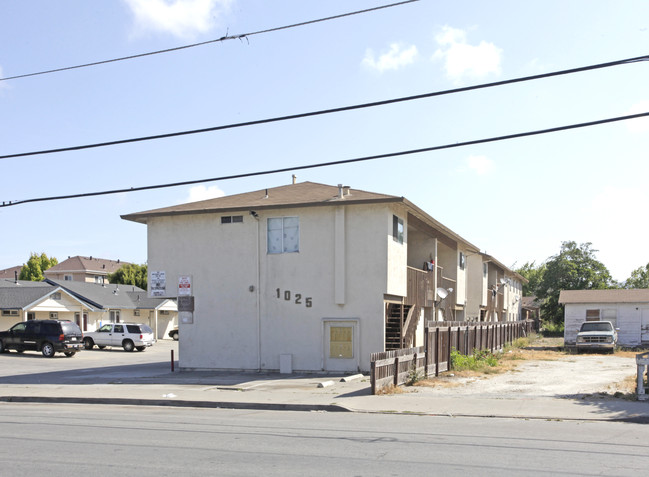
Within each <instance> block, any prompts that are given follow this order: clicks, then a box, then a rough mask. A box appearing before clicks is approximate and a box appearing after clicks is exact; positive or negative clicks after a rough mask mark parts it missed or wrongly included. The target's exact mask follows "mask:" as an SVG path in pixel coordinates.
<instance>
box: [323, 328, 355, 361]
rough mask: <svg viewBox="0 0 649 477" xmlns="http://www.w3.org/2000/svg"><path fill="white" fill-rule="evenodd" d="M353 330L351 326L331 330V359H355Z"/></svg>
mask: <svg viewBox="0 0 649 477" xmlns="http://www.w3.org/2000/svg"><path fill="white" fill-rule="evenodd" d="M352 340H353V328H352V327H351V326H332V327H331V328H329V357H330V358H341V359H351V358H353V357H354V349H353V346H352V342H353V341H352Z"/></svg>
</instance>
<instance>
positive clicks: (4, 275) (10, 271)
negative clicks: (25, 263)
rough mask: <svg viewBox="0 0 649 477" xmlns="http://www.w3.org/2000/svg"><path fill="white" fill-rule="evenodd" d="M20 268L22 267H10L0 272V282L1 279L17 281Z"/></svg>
mask: <svg viewBox="0 0 649 477" xmlns="http://www.w3.org/2000/svg"><path fill="white" fill-rule="evenodd" d="M22 268H23V267H22V265H18V266H16V267H10V268H5V269H4V270H0V280H3V279H6V280H14V279H15V280H17V279H18V276H19V275H20V271H21V270H22Z"/></svg>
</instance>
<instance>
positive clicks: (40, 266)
mask: <svg viewBox="0 0 649 477" xmlns="http://www.w3.org/2000/svg"><path fill="white" fill-rule="evenodd" d="M58 263H59V261H58V260H57V259H56V258H54V257H52V258H49V257H48V256H47V255H45V253H41V254H40V255H38V254H36V253H31V254H30V256H29V260H27V263H26V264H24V265H23V268H21V269H20V275H19V276H18V278H19V279H20V280H31V281H32V282H40V281H41V280H43V278H44V276H43V272H44V271H45V270H47V269H48V268H50V267H53V266H54V265H58Z"/></svg>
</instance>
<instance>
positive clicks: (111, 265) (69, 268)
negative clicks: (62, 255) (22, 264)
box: [43, 256, 128, 285]
mask: <svg viewBox="0 0 649 477" xmlns="http://www.w3.org/2000/svg"><path fill="white" fill-rule="evenodd" d="M123 265H128V262H122V261H120V260H107V259H105V258H97V257H81V256H76V257H68V258H67V260H63V261H62V262H61V263H59V264H57V265H54V266H53V267H50V268H48V269H47V270H45V271H44V272H43V275H44V277H45V278H49V279H52V280H65V281H76V282H86V283H98V284H100V285H103V284H105V283H108V274H109V273H115V272H116V271H117V270H119V269H120V268H121V267H122V266H123Z"/></svg>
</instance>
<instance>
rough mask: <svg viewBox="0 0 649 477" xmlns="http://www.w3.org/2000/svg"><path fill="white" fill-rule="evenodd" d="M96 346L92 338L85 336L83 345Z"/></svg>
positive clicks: (90, 347) (85, 346)
mask: <svg viewBox="0 0 649 477" xmlns="http://www.w3.org/2000/svg"><path fill="white" fill-rule="evenodd" d="M93 346H95V342H94V341H92V338H85V339H84V340H83V347H84V348H86V349H92V348H93Z"/></svg>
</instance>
